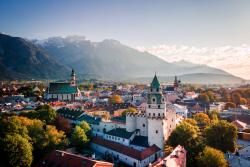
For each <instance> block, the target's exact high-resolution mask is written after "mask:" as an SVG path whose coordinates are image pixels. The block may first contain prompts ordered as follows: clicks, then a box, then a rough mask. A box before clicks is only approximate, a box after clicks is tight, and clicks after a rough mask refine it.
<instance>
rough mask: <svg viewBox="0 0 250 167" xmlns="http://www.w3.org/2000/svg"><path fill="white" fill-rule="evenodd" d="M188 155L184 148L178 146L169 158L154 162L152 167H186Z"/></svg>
mask: <svg viewBox="0 0 250 167" xmlns="http://www.w3.org/2000/svg"><path fill="white" fill-rule="evenodd" d="M177 152H178V154H177ZM186 154H187V151H186V150H185V149H184V147H182V146H180V145H178V146H177V147H175V149H174V150H173V152H172V153H171V154H170V155H169V156H167V157H164V158H161V159H159V160H158V161H156V162H154V163H153V164H152V165H151V166H152V167H162V166H163V165H166V166H170V167H185V166H186Z"/></svg>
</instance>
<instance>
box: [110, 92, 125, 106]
mask: <svg viewBox="0 0 250 167" xmlns="http://www.w3.org/2000/svg"><path fill="white" fill-rule="evenodd" d="M122 102H123V101H122V98H121V96H120V95H115V94H114V95H112V96H111V97H110V98H109V103H111V104H116V103H122Z"/></svg>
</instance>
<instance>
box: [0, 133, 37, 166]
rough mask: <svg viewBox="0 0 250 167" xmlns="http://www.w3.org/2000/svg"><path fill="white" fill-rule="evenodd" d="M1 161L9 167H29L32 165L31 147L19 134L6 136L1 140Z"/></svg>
mask: <svg viewBox="0 0 250 167" xmlns="http://www.w3.org/2000/svg"><path fill="white" fill-rule="evenodd" d="M1 140H2V141H1V143H2V146H1V147H2V148H3V156H4V157H1V159H2V161H5V163H7V164H8V166H11V167H24V166H26V167H29V166H31V163H32V160H33V159H32V145H31V144H30V143H29V141H28V140H27V139H26V138H24V137H22V136H21V135H19V134H8V135H6V136H5V137H4V138H3V139H1Z"/></svg>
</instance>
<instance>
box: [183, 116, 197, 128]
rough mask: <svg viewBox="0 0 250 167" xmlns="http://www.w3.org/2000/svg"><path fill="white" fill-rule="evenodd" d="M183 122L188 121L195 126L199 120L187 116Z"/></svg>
mask: <svg viewBox="0 0 250 167" xmlns="http://www.w3.org/2000/svg"><path fill="white" fill-rule="evenodd" d="M183 122H186V123H189V124H191V125H193V126H196V125H197V121H196V120H195V119H192V118H186V119H184V120H183Z"/></svg>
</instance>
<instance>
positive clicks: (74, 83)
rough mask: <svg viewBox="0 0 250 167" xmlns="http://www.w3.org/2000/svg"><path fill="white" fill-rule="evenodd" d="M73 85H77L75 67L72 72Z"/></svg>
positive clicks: (71, 82)
mask: <svg viewBox="0 0 250 167" xmlns="http://www.w3.org/2000/svg"><path fill="white" fill-rule="evenodd" d="M70 84H71V86H76V74H75V71H74V69H73V68H72V72H71V81H70Z"/></svg>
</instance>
